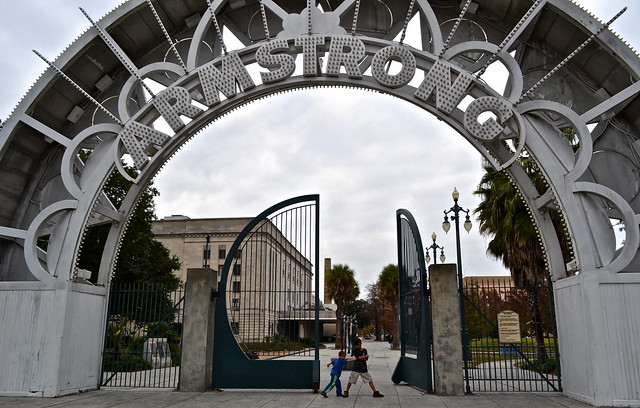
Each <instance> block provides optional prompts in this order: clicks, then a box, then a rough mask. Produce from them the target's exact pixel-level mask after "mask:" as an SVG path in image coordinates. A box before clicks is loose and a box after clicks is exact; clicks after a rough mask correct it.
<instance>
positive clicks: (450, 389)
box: [429, 264, 464, 395]
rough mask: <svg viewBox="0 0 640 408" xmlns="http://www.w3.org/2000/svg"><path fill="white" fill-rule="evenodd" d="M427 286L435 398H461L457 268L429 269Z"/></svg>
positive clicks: (445, 266)
mask: <svg viewBox="0 0 640 408" xmlns="http://www.w3.org/2000/svg"><path fill="white" fill-rule="evenodd" d="M429 283H430V287H431V321H432V324H433V378H434V385H435V391H436V395H464V378H463V364H462V337H461V335H460V301H459V299H458V282H457V275H456V265H455V264H441V265H431V266H430V267H429Z"/></svg>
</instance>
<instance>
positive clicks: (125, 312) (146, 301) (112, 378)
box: [100, 283, 184, 388]
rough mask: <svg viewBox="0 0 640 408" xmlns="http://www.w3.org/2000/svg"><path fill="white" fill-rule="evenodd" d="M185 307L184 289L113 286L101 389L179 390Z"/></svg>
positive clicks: (134, 285)
mask: <svg viewBox="0 0 640 408" xmlns="http://www.w3.org/2000/svg"><path fill="white" fill-rule="evenodd" d="M183 305H184V289H183V288H182V287H179V288H175V287H166V286H163V285H154V284H145V283H127V284H116V283H112V284H111V285H110V289H109V306H108V311H107V327H106V330H105V344H104V350H103V353H102V375H101V378H100V385H101V386H103V387H107V386H108V387H144V388H177V387H178V379H179V377H180V357H181V349H180V344H181V338H182V321H183V316H184V308H183Z"/></svg>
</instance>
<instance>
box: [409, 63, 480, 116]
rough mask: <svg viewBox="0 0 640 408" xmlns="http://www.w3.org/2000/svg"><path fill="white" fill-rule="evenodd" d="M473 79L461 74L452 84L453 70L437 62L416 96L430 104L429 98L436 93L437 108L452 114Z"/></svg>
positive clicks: (463, 73) (464, 73)
mask: <svg viewBox="0 0 640 408" xmlns="http://www.w3.org/2000/svg"><path fill="white" fill-rule="evenodd" d="M471 81H473V77H472V76H471V75H469V74H468V73H466V72H461V73H460V75H458V77H457V78H456V80H455V81H454V82H453V84H451V68H450V66H449V65H447V64H445V63H444V62H442V61H436V62H435V64H433V67H431V70H429V72H428V73H427V75H426V76H425V78H424V80H423V81H422V83H421V84H420V87H419V88H418V90H417V91H416V93H415V94H414V96H415V97H416V98H418V99H420V100H421V101H424V102H428V99H429V96H431V94H432V93H433V92H434V91H435V94H436V108H438V109H439V110H441V111H443V112H446V113H451V112H452V111H453V109H454V108H455V107H456V106H458V104H459V103H460V101H461V100H462V98H464V96H465V95H466V94H467V88H468V87H469V84H470V83H471Z"/></svg>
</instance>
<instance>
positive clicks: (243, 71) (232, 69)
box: [198, 53, 255, 106]
mask: <svg viewBox="0 0 640 408" xmlns="http://www.w3.org/2000/svg"><path fill="white" fill-rule="evenodd" d="M198 76H199V77H200V84H201V85H202V89H203V91H204V97H205V100H206V103H207V106H213V105H215V104H216V103H219V102H220V95H219V94H218V90H220V91H221V92H222V93H223V94H224V95H225V96H226V97H227V98H231V97H232V96H235V94H236V90H237V88H236V85H238V86H240V88H241V89H242V90H243V91H246V90H247V89H251V88H253V87H255V84H254V83H253V80H252V79H251V76H250V75H249V72H248V71H247V68H245V66H244V64H242V61H241V60H240V57H239V56H238V54H236V53H231V54H228V55H225V56H224V57H223V58H222V61H221V69H220V70H218V69H217V68H216V67H214V66H213V64H207V65H205V66H203V67H202V68H200V70H199V71H198Z"/></svg>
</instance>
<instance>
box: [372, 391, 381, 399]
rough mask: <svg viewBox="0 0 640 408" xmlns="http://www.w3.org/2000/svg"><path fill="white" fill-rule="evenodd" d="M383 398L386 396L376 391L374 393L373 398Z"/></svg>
mask: <svg viewBox="0 0 640 408" xmlns="http://www.w3.org/2000/svg"><path fill="white" fill-rule="evenodd" d="M381 397H384V395H382V394H380V392H379V391H376V392H374V393H373V398H381Z"/></svg>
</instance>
